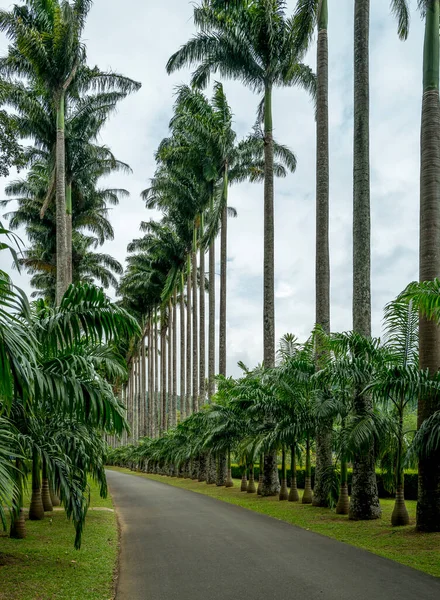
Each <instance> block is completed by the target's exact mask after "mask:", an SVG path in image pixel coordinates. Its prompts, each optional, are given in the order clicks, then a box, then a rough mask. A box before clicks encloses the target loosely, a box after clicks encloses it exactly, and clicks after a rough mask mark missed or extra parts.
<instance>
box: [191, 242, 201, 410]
mask: <svg viewBox="0 0 440 600" xmlns="http://www.w3.org/2000/svg"><path fill="white" fill-rule="evenodd" d="M194 248H195V246H194ZM191 262H192V295H193V311H192V319H193V322H192V352H193V363H192V377H193V384H192V410H193V412H198V410H199V344H198V342H199V340H198V328H199V323H198V310H197V307H198V299H197V254H196V252H195V250H194V252H193V253H192V257H191Z"/></svg>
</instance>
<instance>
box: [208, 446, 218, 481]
mask: <svg viewBox="0 0 440 600" xmlns="http://www.w3.org/2000/svg"><path fill="white" fill-rule="evenodd" d="M216 477H217V467H216V458H215V454H214V453H213V452H209V454H208V457H207V467H206V483H207V484H208V485H209V484H212V483H215V482H216Z"/></svg>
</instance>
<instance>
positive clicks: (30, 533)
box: [0, 484, 118, 600]
mask: <svg viewBox="0 0 440 600" xmlns="http://www.w3.org/2000/svg"><path fill="white" fill-rule="evenodd" d="M91 492H92V494H91V508H96V507H100V508H110V509H111V508H113V504H112V500H111V498H110V496H109V497H108V498H107V499H105V500H103V499H102V498H100V497H99V490H98V488H97V487H96V486H95V485H94V484H91ZM28 502H29V498H28V499H27V503H28ZM26 531H27V537H26V539H24V540H11V539H9V538H8V537H6V534H5V536H2V535H1V534H0V598H1V600H109V599H110V598H112V597H113V572H114V567H115V564H116V558H117V551H118V531H117V523H116V515H115V514H114V512H111V511H108V510H96V511H95V510H90V511H89V512H88V514H87V520H86V525H85V529H84V533H83V540H82V546H81V550H79V551H77V550H75V549H74V547H73V541H74V536H75V530H74V527H73V524H72V523H71V522H70V521H68V520H67V519H66V516H65V514H64V511H54V512H53V513H52V514H51V515H50V514H48V513H46V516H45V518H44V520H43V521H29V520H27V521H26Z"/></svg>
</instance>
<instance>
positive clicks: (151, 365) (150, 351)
mask: <svg viewBox="0 0 440 600" xmlns="http://www.w3.org/2000/svg"><path fill="white" fill-rule="evenodd" d="M148 419H149V421H148V434H149V437H150V438H153V437H154V432H153V425H154V358H153V321H152V319H151V313H150V315H149V327H148Z"/></svg>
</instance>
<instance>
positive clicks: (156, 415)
mask: <svg viewBox="0 0 440 600" xmlns="http://www.w3.org/2000/svg"><path fill="white" fill-rule="evenodd" d="M160 422H161V421H160V399H159V345H158V335H157V310H156V311H155V315H154V437H157V435H158V431H159V427H160Z"/></svg>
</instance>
